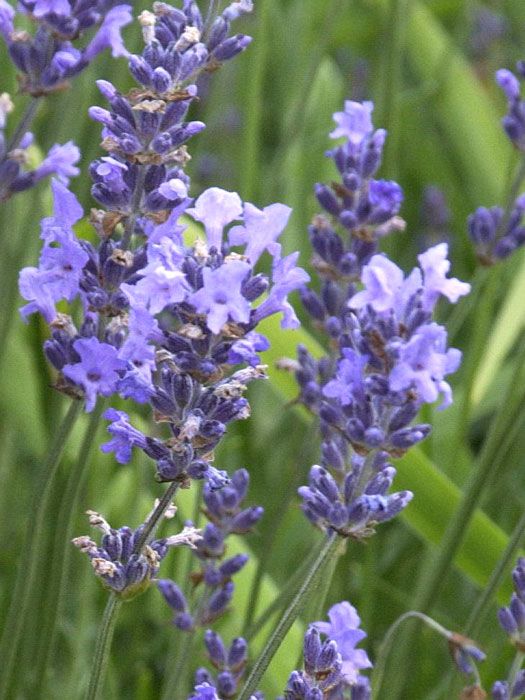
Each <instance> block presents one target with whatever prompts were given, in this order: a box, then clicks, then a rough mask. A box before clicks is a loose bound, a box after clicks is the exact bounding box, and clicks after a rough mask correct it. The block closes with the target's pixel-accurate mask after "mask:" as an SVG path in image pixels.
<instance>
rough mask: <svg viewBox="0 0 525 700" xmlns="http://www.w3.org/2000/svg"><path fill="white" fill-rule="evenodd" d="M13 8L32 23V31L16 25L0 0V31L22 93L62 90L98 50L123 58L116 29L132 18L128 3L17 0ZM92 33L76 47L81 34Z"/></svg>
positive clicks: (12, 12)
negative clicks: (85, 41)
mask: <svg viewBox="0 0 525 700" xmlns="http://www.w3.org/2000/svg"><path fill="white" fill-rule="evenodd" d="M18 10H19V12H20V13H21V14H22V15H25V16H27V17H29V18H30V19H31V20H32V22H33V23H34V25H35V27H36V31H35V33H34V35H31V34H30V33H29V32H27V31H25V30H18V29H17V28H16V26H15V21H16V13H15V10H14V9H13V8H12V7H11V5H10V4H9V3H8V2H7V1H6V0H0V34H2V36H3V38H4V41H5V42H6V44H7V48H8V50H9V55H10V57H11V60H12V61H13V63H14V65H15V66H16V68H17V69H18V70H19V71H20V74H19V84H20V89H21V91H22V92H25V93H29V94H31V95H33V96H34V97H38V96H40V95H43V94H46V93H49V92H52V91H54V90H58V89H62V88H63V87H64V86H65V84H66V83H67V81H68V80H69V79H70V78H72V77H74V76H76V75H78V73H80V72H81V71H82V70H84V69H85V68H86V67H87V66H88V65H89V63H90V62H91V61H92V60H93V59H94V58H95V56H97V55H98V54H99V53H101V52H102V51H104V50H105V49H110V50H111V53H112V55H113V56H115V57H116V56H126V55H127V51H126V48H125V46H124V43H123V40H122V37H121V34H120V31H121V29H122V28H123V27H124V26H126V25H127V24H129V23H130V22H131V6H130V5H120V4H117V3H116V2H114V1H113V0H84V1H83V2H70V0H20V2H19V4H18ZM93 30H94V32H95V33H94V35H93V36H92V38H91V40H90V41H89V42H88V43H87V44H86V45H85V46H81V45H80V43H79V41H78V39H79V38H80V37H81V36H82V35H83V34H85V33H86V32H91V33H93Z"/></svg>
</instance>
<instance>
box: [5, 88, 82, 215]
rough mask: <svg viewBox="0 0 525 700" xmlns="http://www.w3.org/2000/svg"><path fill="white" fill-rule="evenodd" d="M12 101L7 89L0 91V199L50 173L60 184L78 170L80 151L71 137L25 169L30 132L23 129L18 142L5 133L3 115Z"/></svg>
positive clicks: (27, 159)
mask: <svg viewBox="0 0 525 700" xmlns="http://www.w3.org/2000/svg"><path fill="white" fill-rule="evenodd" d="M13 108H14V105H13V102H12V101H11V98H10V97H9V95H8V94H7V93H5V92H4V93H2V94H1V95H0V202H1V201H4V200H6V199H9V197H11V196H12V195H13V194H16V193H17V192H22V191H24V190H27V189H29V188H31V187H33V186H34V185H36V183H37V182H40V180H42V179H44V178H45V177H49V176H50V175H54V176H55V177H57V178H59V179H60V181H61V182H63V183H64V184H66V185H67V184H68V183H69V179H70V178H71V177H75V176H76V175H78V173H79V172H80V171H79V169H78V168H77V167H76V163H77V162H78V160H79V159H80V151H79V150H78V148H77V147H76V146H75V144H74V143H73V142H72V141H69V142H68V143H65V144H63V145H58V144H55V145H54V146H53V147H52V148H51V149H50V150H49V152H48V153H47V155H46V156H45V158H44V159H43V160H42V162H41V163H40V164H39V165H37V167H35V168H33V169H29V170H28V169H27V167H26V166H27V165H28V163H29V161H30V156H29V152H28V149H29V148H30V146H31V145H32V144H33V134H32V133H31V132H30V131H26V132H25V133H23V134H22V135H21V136H20V139H19V141H18V142H16V143H15V142H12V141H11V140H9V139H7V138H6V136H5V127H6V122H7V115H8V114H9V113H10V112H12V111H13Z"/></svg>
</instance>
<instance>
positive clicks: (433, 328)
mask: <svg viewBox="0 0 525 700" xmlns="http://www.w3.org/2000/svg"><path fill="white" fill-rule="evenodd" d="M460 362H461V352H460V351H459V350H456V348H449V349H448V350H447V333H446V331H445V329H444V328H443V327H442V326H439V325H438V324H437V323H429V324H427V325H424V326H421V327H420V328H419V329H418V330H417V332H416V333H415V334H414V335H413V336H412V337H411V338H410V340H409V341H408V342H407V343H406V345H404V346H403V347H402V349H401V351H400V355H399V360H398V362H397V364H396V366H395V367H394V369H393V370H392V372H391V373H390V377H389V382H390V388H391V389H392V390H393V391H402V390H403V389H408V388H410V387H414V388H415V390H416V391H417V394H418V400H419V401H425V402H426V403H433V402H434V401H435V400H436V399H437V398H438V396H439V394H442V395H443V403H442V404H441V406H440V408H446V407H447V406H450V404H451V403H452V390H451V388H450V386H449V384H448V383H447V382H445V381H444V379H443V378H444V377H445V375H447V374H451V373H452V372H455V371H456V370H457V369H458V367H459V364H460Z"/></svg>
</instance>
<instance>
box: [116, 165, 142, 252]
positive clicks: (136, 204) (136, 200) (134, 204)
mask: <svg viewBox="0 0 525 700" xmlns="http://www.w3.org/2000/svg"><path fill="white" fill-rule="evenodd" d="M145 179H146V168H145V167H144V166H140V165H139V168H138V174H137V181H136V182H135V189H134V190H133V197H132V200H131V212H130V214H129V215H128V217H127V219H126V223H125V224H124V236H123V237H122V244H121V245H122V248H123V250H127V249H128V248H129V245H130V243H131V238H132V236H133V234H134V233H135V223H136V221H137V216H138V215H139V213H140V203H141V201H142V195H143V194H144V181H145Z"/></svg>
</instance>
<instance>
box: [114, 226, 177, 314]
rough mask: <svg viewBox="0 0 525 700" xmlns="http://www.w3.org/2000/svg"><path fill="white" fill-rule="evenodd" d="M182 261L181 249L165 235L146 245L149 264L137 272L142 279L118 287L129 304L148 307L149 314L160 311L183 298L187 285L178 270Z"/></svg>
mask: <svg viewBox="0 0 525 700" xmlns="http://www.w3.org/2000/svg"><path fill="white" fill-rule="evenodd" d="M183 262H184V253H183V251H182V249H181V248H180V247H179V246H178V245H177V244H176V243H174V241H173V240H171V239H169V238H167V237H164V238H162V239H161V240H160V241H159V242H158V243H151V244H150V245H149V246H148V265H147V266H146V267H145V268H144V269H143V270H141V271H140V274H141V275H142V278H141V279H140V280H139V281H138V282H137V283H136V284H122V285H121V289H122V290H123V291H124V292H125V293H126V295H127V296H128V298H129V300H130V302H131V304H132V305H135V306H142V307H144V308H147V309H148V310H149V312H150V314H156V313H159V312H160V311H162V310H163V309H164V308H165V307H166V306H168V305H169V304H176V303H177V302H180V301H183V300H184V299H185V297H186V293H187V292H188V290H189V287H188V283H187V282H186V277H185V275H184V273H183V272H182V271H181V269H180V268H181V266H182V263H183Z"/></svg>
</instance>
